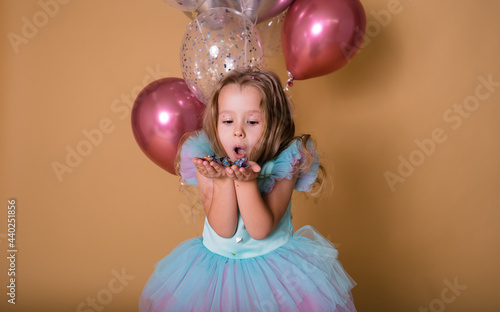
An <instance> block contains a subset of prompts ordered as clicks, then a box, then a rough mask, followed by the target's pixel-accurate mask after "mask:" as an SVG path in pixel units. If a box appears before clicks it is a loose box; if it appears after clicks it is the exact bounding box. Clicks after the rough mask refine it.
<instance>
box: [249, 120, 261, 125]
mask: <svg viewBox="0 0 500 312" xmlns="http://www.w3.org/2000/svg"><path fill="white" fill-rule="evenodd" d="M248 123H249V124H251V125H252V126H254V125H258V124H259V122H258V121H255V120H249V121H248Z"/></svg>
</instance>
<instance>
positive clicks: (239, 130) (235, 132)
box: [233, 128, 245, 139]
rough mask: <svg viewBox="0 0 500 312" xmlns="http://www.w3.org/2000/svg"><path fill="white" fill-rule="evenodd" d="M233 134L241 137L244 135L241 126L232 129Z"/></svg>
mask: <svg viewBox="0 0 500 312" xmlns="http://www.w3.org/2000/svg"><path fill="white" fill-rule="evenodd" d="M233 136H235V137H237V138H240V139H242V138H243V137H244V136H245V134H244V132H243V130H241V128H236V129H234V133H233Z"/></svg>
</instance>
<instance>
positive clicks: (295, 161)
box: [259, 140, 319, 193]
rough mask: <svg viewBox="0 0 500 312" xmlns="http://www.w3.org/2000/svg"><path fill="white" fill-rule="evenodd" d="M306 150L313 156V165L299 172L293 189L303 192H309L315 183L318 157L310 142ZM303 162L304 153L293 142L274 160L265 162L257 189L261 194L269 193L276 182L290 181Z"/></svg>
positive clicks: (299, 146)
mask: <svg viewBox="0 0 500 312" xmlns="http://www.w3.org/2000/svg"><path fill="white" fill-rule="evenodd" d="M307 149H308V150H309V151H310V152H311V153H312V154H313V155H314V160H313V163H312V164H311V166H310V168H309V169H307V170H306V171H303V172H299V176H298V178H297V182H296V183H295V187H294V188H295V189H296V190H298V191H303V192H308V191H310V190H311V188H312V185H313V183H314V181H316V178H317V176H318V170H319V157H318V154H317V153H316V151H315V149H314V144H313V143H312V141H311V140H309V141H308V142H307ZM303 161H304V152H303V151H302V143H300V141H298V140H296V141H293V142H292V143H291V144H290V145H289V146H288V147H287V148H286V149H285V150H284V151H283V152H281V153H280V154H279V155H278V156H277V157H276V158H274V159H273V160H271V161H269V162H267V163H266V164H264V166H263V167H262V170H261V177H262V178H261V179H260V181H259V189H260V190H261V192H264V193H269V192H271V191H272V189H273V187H274V184H275V183H276V181H279V180H282V179H288V180H290V179H292V177H293V175H294V174H295V172H296V171H297V170H298V169H297V168H299V167H300V165H301V164H302V163H303Z"/></svg>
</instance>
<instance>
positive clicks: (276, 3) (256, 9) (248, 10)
mask: <svg viewBox="0 0 500 312" xmlns="http://www.w3.org/2000/svg"><path fill="white" fill-rule="evenodd" d="M292 2H293V0H206V1H204V2H203V4H202V5H201V6H199V7H198V8H197V9H196V10H195V12H196V13H198V14H201V13H203V12H205V11H207V10H209V9H213V8H220V7H224V8H231V9H234V10H236V11H239V12H242V13H243V14H245V15H246V16H247V17H248V18H249V19H250V20H251V21H252V22H253V23H254V24H259V23H261V22H263V21H265V20H268V19H270V18H271V17H273V16H276V15H278V14H280V13H281V12H283V11H285V10H286V9H287V8H288V7H289V6H290V4H291V3H292ZM186 15H188V16H191V14H186Z"/></svg>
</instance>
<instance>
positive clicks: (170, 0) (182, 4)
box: [163, 0, 205, 11]
mask: <svg viewBox="0 0 500 312" xmlns="http://www.w3.org/2000/svg"><path fill="white" fill-rule="evenodd" d="M163 2H165V3H166V4H168V5H170V6H173V7H174V8H176V9H179V10H181V11H195V10H196V9H197V8H198V7H200V5H202V4H203V2H205V0H163Z"/></svg>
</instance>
